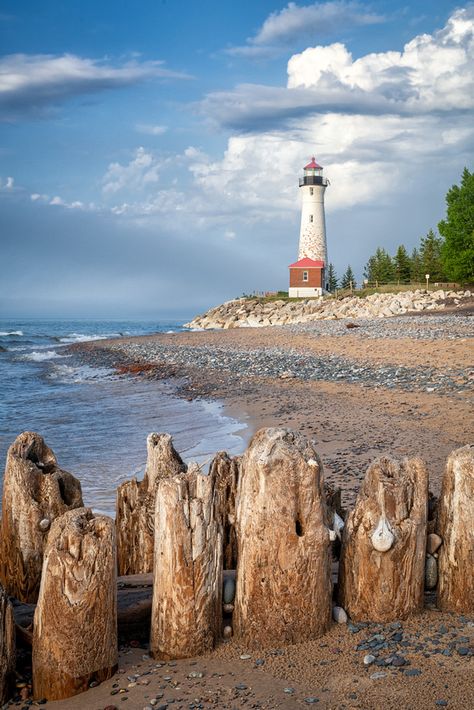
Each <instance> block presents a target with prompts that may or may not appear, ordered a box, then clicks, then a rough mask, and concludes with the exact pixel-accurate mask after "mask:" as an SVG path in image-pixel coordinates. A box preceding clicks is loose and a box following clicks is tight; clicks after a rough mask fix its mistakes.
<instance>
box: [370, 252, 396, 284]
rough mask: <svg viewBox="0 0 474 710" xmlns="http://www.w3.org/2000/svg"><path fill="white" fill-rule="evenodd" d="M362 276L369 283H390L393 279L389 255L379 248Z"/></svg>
mask: <svg viewBox="0 0 474 710" xmlns="http://www.w3.org/2000/svg"><path fill="white" fill-rule="evenodd" d="M364 276H365V278H366V279H367V280H368V281H370V282H375V281H377V282H378V283H379V284H381V283H382V284H383V283H390V281H393V279H394V267H393V261H392V258H391V256H390V254H389V253H388V252H387V251H386V250H385V249H382V248H380V247H378V248H377V249H376V251H375V254H374V255H373V256H371V257H370V259H369V261H368V262H367V264H366V267H365V269H364Z"/></svg>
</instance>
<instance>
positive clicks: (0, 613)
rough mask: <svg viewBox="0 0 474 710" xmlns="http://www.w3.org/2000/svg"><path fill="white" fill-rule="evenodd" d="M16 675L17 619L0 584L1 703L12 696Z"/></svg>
mask: <svg viewBox="0 0 474 710" xmlns="http://www.w3.org/2000/svg"><path fill="white" fill-rule="evenodd" d="M14 676H15V620H14V618H13V608H12V605H11V604H10V601H9V599H8V595H7V594H6V592H5V590H4V589H3V587H2V585H1V584H0V705H3V703H6V702H7V700H9V698H10V697H11V691H12V689H13V681H14Z"/></svg>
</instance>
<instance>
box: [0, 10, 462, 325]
mask: <svg viewBox="0 0 474 710" xmlns="http://www.w3.org/2000/svg"><path fill="white" fill-rule="evenodd" d="M473 30H474V8H473V5H471V4H464V5H459V4H455V3H452V2H447V1H438V2H433V1H432V2H425V1H424V0H422V1H421V2H417V3H416V4H414V3H413V4H409V5H408V4H403V3H397V2H374V3H363V2H351V1H346V0H335V1H334V2H319V3H311V2H305V3H303V2H301V3H300V2H297V3H289V4H288V3H281V2H280V3H278V2H267V1H264V2H258V3H255V2H246V1H244V2H239V3H236V2H230V1H229V2H228V1H225V0H222V1H221V2H214V1H206V0H204V1H203V2H186V3H180V4H178V3H175V2H165V1H162V2H157V1H156V0H155V1H154V2H151V1H145V2H140V3H131V2H113V3H112V2H108V1H107V0H104V1H103V2H101V3H97V2H91V1H89V0H87V1H84V0H83V1H82V2H80V3H79V2H64V3H58V2H57V1H55V2H43V3H41V6H39V5H38V4H36V3H33V2H23V3H20V4H19V3H14V2H3V3H2V7H1V10H0V47H1V50H2V54H1V55H0V242H1V243H0V260H1V263H2V279H1V280H0V314H1V315H5V316H6V315H11V316H16V315H41V316H48V315H51V316H57V315H64V316H97V317H107V316H110V317H112V316H116V317H133V316H140V317H141V316H150V317H155V316H157V317H159V316H166V315H169V316H180V315H182V316H188V315H192V314H193V313H195V312H196V311H199V310H203V309H204V308H207V307H208V306H210V305H213V304H216V303H218V302H220V301H222V300H226V299H228V298H232V297H235V296H238V295H240V294H241V293H242V292H249V291H252V290H254V289H258V290H273V289H277V288H286V285H287V265H288V264H289V263H291V262H292V261H293V260H294V259H295V257H296V253H297V241H298V233H299V194H298V187H297V185H298V176H299V174H300V172H301V169H302V166H303V165H304V164H305V163H306V161H307V160H308V159H309V158H310V157H311V155H313V154H315V155H316V157H317V158H318V160H319V162H321V163H322V164H323V165H324V166H325V173H326V175H327V176H328V177H329V179H330V181H331V186H330V188H329V189H328V191H327V193H326V217H327V225H328V247H329V258H330V260H331V261H332V262H333V263H334V264H335V266H336V270H337V272H338V273H339V274H341V273H342V272H343V271H344V269H345V268H346V266H347V264H348V263H351V265H352V266H353V268H354V269H355V271H356V273H357V274H358V276H359V277H361V276H362V270H363V266H364V264H365V262H366V261H367V258H368V256H369V255H370V254H371V253H372V251H373V250H374V248H375V247H376V246H378V245H382V246H385V247H386V248H387V249H388V250H390V251H394V250H395V249H396V247H397V245H398V244H400V243H404V244H406V245H407V247H409V248H411V247H413V246H414V245H415V244H416V243H417V242H418V240H419V238H420V236H423V235H424V234H425V233H426V232H427V231H428V230H429V229H430V228H431V227H436V224H437V222H438V221H439V219H440V218H442V217H443V215H444V195H445V193H446V191H447V189H448V188H449V187H450V185H451V184H453V183H454V182H457V181H458V180H459V176H460V175H461V172H462V169H463V167H464V166H465V165H468V166H469V167H471V168H472V149H473V143H474V128H473V126H474V121H473V115H472V109H473V105H474V86H473V84H474V71H473V70H474V39H473Z"/></svg>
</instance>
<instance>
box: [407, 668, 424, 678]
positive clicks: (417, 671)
mask: <svg viewBox="0 0 474 710" xmlns="http://www.w3.org/2000/svg"><path fill="white" fill-rule="evenodd" d="M403 672H404V674H405V675H406V676H416V675H421V671H420V669H419V668H408V670H406V671H403Z"/></svg>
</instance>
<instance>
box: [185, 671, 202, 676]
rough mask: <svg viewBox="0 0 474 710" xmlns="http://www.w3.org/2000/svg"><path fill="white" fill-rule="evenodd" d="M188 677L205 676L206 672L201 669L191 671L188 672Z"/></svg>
mask: <svg viewBox="0 0 474 710" xmlns="http://www.w3.org/2000/svg"><path fill="white" fill-rule="evenodd" d="M188 678H204V673H201V672H200V671H191V673H188Z"/></svg>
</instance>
